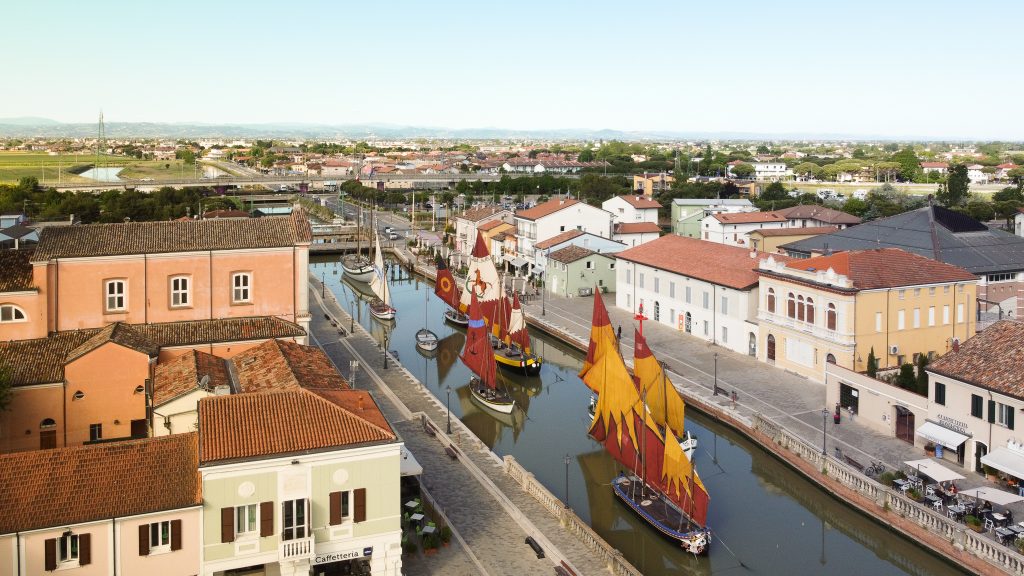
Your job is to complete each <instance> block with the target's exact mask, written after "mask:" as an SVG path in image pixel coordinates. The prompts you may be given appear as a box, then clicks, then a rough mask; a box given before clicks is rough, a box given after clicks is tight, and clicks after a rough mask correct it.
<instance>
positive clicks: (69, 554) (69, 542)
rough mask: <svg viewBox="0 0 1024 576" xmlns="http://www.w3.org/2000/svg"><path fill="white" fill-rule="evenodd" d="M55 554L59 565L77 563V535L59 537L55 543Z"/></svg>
mask: <svg viewBox="0 0 1024 576" xmlns="http://www.w3.org/2000/svg"><path fill="white" fill-rule="evenodd" d="M57 553H58V555H59V556H58V558H59V559H60V563H61V564H66V563H69V562H78V534H67V535H64V536H61V537H60V539H59V540H58V541H57Z"/></svg>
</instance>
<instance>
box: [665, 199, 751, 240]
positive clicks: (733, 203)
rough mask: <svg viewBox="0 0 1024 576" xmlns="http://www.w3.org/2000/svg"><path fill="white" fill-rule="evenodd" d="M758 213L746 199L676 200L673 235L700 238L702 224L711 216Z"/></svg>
mask: <svg viewBox="0 0 1024 576" xmlns="http://www.w3.org/2000/svg"><path fill="white" fill-rule="evenodd" d="M756 211H757V208H756V207H755V206H754V205H753V204H751V203H750V200H747V199H746V198H724V199H714V198H711V199H704V198H675V199H674V200H672V233H673V234H678V235H679V236H686V237H688V238H700V237H701V226H700V222H701V220H703V219H704V218H705V217H707V216H710V215H711V214H718V213H721V212H728V213H738V212H756Z"/></svg>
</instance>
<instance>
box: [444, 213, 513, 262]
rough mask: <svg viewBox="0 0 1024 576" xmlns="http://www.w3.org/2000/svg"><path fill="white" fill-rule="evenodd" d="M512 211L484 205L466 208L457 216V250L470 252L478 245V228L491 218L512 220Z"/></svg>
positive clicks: (463, 252) (464, 252)
mask: <svg viewBox="0 0 1024 576" xmlns="http://www.w3.org/2000/svg"><path fill="white" fill-rule="evenodd" d="M511 219H512V212H510V211H508V210H505V209H504V208H495V207H483V208H473V209H470V210H466V211H465V212H463V213H462V214H460V215H458V216H456V217H455V251H456V252H459V253H461V254H469V253H470V252H472V251H473V246H474V245H476V232H477V228H478V227H479V226H480V225H481V224H484V223H485V222H490V221H491V220H502V221H505V222H510V221H511Z"/></svg>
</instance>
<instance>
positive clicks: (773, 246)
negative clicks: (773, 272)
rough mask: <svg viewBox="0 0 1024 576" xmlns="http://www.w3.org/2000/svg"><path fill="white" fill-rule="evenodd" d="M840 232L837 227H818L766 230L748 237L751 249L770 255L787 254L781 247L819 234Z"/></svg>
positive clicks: (755, 231)
mask: <svg viewBox="0 0 1024 576" xmlns="http://www.w3.org/2000/svg"><path fill="white" fill-rule="evenodd" d="M837 230H839V228H836V227H835V226H818V227H814V228H810V227H809V228H793V227H787V228H765V229H763V230H754V231H753V232H750V233H749V234H748V235H747V236H748V237H749V239H750V249H751V250H756V251H758V252H766V253H768V254H785V251H784V250H782V248H781V246H782V245H784V244H789V243H791V242H797V241H800V240H804V239H806V238H811V237H813V236H818V235H819V234H831V233H833V232H835V231H837Z"/></svg>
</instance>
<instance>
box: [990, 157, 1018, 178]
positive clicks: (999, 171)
mask: <svg viewBox="0 0 1024 576" xmlns="http://www.w3.org/2000/svg"><path fill="white" fill-rule="evenodd" d="M1017 168H1020V166H1017V165H1016V164H1014V163H1013V162H1004V163H1002V164H1000V165H998V166H996V172H995V179H996V180H1000V181H1003V182H1005V181H1007V180H1011V178H1010V170H1016V169H1017Z"/></svg>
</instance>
